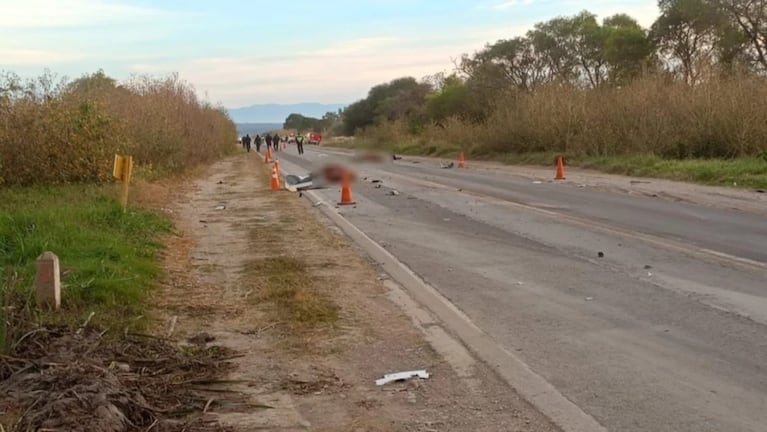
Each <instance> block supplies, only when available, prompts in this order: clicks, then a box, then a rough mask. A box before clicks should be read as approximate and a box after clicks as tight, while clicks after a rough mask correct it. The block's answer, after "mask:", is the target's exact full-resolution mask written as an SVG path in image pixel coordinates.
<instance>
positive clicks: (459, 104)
mask: <svg viewBox="0 0 767 432" xmlns="http://www.w3.org/2000/svg"><path fill="white" fill-rule="evenodd" d="M659 6H660V11H661V15H660V16H659V17H658V18H657V20H656V21H655V23H654V24H653V25H652V26H651V28H649V29H646V28H642V27H641V26H640V25H639V24H638V23H637V21H636V20H635V19H633V18H632V17H630V16H627V15H624V14H619V15H614V16H611V17H606V18H604V19H602V20H599V19H598V18H597V17H596V16H595V15H593V14H591V13H589V12H587V11H584V12H582V13H580V14H578V15H576V16H563V17H556V18H553V19H551V20H549V21H546V22H541V23H538V24H536V25H535V26H534V28H533V29H531V30H530V31H529V32H528V33H527V34H526V35H525V36H521V37H516V38H512V39H507V40H499V41H497V42H495V43H490V44H488V45H486V46H485V47H484V48H482V49H480V50H479V51H477V52H475V53H473V54H464V55H463V56H462V57H461V59H460V60H459V61H458V62H457V63H456V70H455V71H454V72H453V73H451V74H436V75H434V76H430V77H427V78H424V79H423V80H416V79H415V78H410V77H405V78H399V79H396V80H393V81H391V82H389V83H385V84H380V85H377V86H375V87H373V88H372V89H371V90H370V92H369V94H368V96H367V97H366V98H365V99H363V100H360V101H358V102H356V103H354V104H352V105H350V106H349V107H348V108H347V109H346V110H344V112H343V113H342V119H343V133H344V134H346V135H356V139H355V140H354V141H351V142H350V141H347V142H345V144H344V145H346V146H372V147H378V148H386V149H390V150H395V151H398V152H401V153H409V154H421V155H434V156H446V157H447V156H449V157H454V156H456V155H457V154H458V153H459V152H461V151H464V152H466V153H467V156H468V157H471V158H475V159H493V160H500V161H505V162H509V163H517V162H528V163H530V162H540V163H546V164H549V163H551V161H552V160H553V156H555V155H564V156H565V157H566V159H567V160H568V161H569V163H570V164H580V165H583V166H587V167H591V168H596V169H602V170H606V171H610V172H616V173H627V174H634V175H652V176H661V177H669V178H677V179H684V180H693V181H700V182H705V183H715V184H728V185H733V184H738V185H744V186H759V187H764V186H765V184H767V77H766V76H765V75H766V74H767V28H765V26H764V25H762V24H760V23H764V22H767V6H765V4H764V2H748V1H745V0H660V2H659Z"/></svg>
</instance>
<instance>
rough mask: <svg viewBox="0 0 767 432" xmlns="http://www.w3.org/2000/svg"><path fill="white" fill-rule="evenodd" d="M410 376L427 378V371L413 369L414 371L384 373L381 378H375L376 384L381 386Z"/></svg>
mask: <svg viewBox="0 0 767 432" xmlns="http://www.w3.org/2000/svg"><path fill="white" fill-rule="evenodd" d="M411 378H421V379H427V378H429V373H428V372H426V371H425V370H423V369H422V370H414V371H408V372H397V373H392V374H386V375H384V376H383V378H381V379H377V380H376V385H377V386H382V385H386V384H388V383H390V382H395V381H404V380H408V379H411Z"/></svg>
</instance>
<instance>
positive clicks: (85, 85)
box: [0, 72, 237, 185]
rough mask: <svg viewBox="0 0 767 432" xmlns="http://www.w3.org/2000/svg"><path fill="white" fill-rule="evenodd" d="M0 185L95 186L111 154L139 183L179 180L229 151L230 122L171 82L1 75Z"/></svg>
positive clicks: (231, 143) (105, 173) (176, 80)
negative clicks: (124, 157)
mask: <svg viewBox="0 0 767 432" xmlns="http://www.w3.org/2000/svg"><path fill="white" fill-rule="evenodd" d="M0 88H2V89H3V90H2V91H0V184H2V183H6V184H12V185H28V184H41V183H46V184H50V183H67V182H94V181H96V182H99V181H107V180H109V179H110V176H111V167H112V158H113V155H114V154H115V153H124V154H130V155H133V156H134V158H135V161H136V163H137V164H138V167H137V169H138V171H139V173H140V174H141V176H142V177H145V178H155V177H158V176H161V175H165V174H168V173H174V174H175V173H178V172H182V171H185V170H187V169H189V168H191V167H194V166H197V165H199V164H202V163H206V162H210V161H212V160H215V159H216V158H218V157H220V156H222V155H224V154H226V153H228V152H230V151H232V150H233V149H234V148H235V142H236V138H237V133H236V129H235V126H234V123H233V122H232V121H231V120H230V119H229V116H228V114H227V113H226V111H225V110H224V109H222V108H219V107H215V106H212V105H210V104H209V103H207V102H204V101H200V100H199V99H198V98H197V95H196V94H195V91H194V89H193V88H192V87H191V85H189V84H187V83H185V82H184V81H181V80H180V79H179V78H178V77H177V76H175V75H171V76H168V77H164V78H149V77H136V78H133V79H131V80H129V81H127V82H123V83H119V84H118V83H117V82H116V81H114V80H113V79H111V78H109V77H107V76H106V75H104V74H103V73H102V72H99V73H95V74H93V75H88V76H84V77H82V78H80V79H78V80H76V81H73V82H68V81H64V80H62V81H56V79H55V77H54V76H52V75H44V76H41V77H39V78H38V79H36V80H29V81H22V80H21V79H20V78H18V77H16V76H15V75H12V74H8V73H5V74H0Z"/></svg>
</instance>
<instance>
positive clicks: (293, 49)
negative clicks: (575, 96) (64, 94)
mask: <svg viewBox="0 0 767 432" xmlns="http://www.w3.org/2000/svg"><path fill="white" fill-rule="evenodd" d="M584 9H587V10H589V11H591V12H593V13H595V14H597V15H598V16H599V17H600V18H604V17H606V16H610V15H612V14H615V13H628V14H629V15H631V16H633V17H634V18H636V19H637V20H638V21H639V22H640V23H641V24H642V25H644V26H649V25H650V24H652V22H653V21H654V19H655V17H656V16H657V14H658V12H657V6H656V1H655V0H612V1H610V0H590V1H588V2H584V1H575V0H428V1H426V0H271V1H262V0H250V1H247V0H217V1H212V0H209V1H205V0H154V1H149V0H132V1H129V0H0V70H5V71H12V72H15V73H17V74H19V75H21V76H23V77H33V76H37V75H39V74H41V73H42V72H43V71H44V70H45V69H49V70H51V71H52V72H55V73H57V74H59V75H62V76H67V77H71V78H76V77H79V76H81V75H82V74H85V73H92V72H95V71H97V70H99V69H103V70H104V71H105V72H106V73H107V74H108V75H110V76H112V77H114V78H117V79H125V78H128V77H130V76H131V75H132V74H149V75H156V76H160V75H165V74H168V73H173V72H177V73H179V75H180V77H181V78H182V79H184V80H185V81H188V82H190V83H191V84H192V85H194V87H195V88H196V89H197V91H198V93H199V94H200V96H201V97H203V98H205V99H206V100H209V101H211V102H213V103H221V104H223V105H224V106H226V107H228V108H238V107H241V106H248V105H252V104H263V103H302V102H321V103H349V102H353V101H355V100H359V99H361V98H363V97H365V95H366V94H367V91H368V90H369V89H370V87H372V86H374V85H376V84H379V83H382V82H388V81H390V80H392V79H394V78H398V77H402V76H413V77H416V78H422V77H424V76H426V75H430V74H434V73H437V72H442V71H444V72H450V71H451V70H452V69H453V60H454V59H457V58H460V56H461V54H463V53H472V52H474V51H476V50H479V49H481V48H482V47H483V46H484V45H485V44H486V43H488V42H494V41H496V40H499V39H508V38H511V37H515V36H519V35H523V34H524V33H525V32H526V31H527V30H529V29H530V28H532V26H533V25H534V24H535V23H537V22H541V21H545V20H547V19H550V18H553V17H555V16H559V15H572V14H575V13H578V12H580V11H581V10H584Z"/></svg>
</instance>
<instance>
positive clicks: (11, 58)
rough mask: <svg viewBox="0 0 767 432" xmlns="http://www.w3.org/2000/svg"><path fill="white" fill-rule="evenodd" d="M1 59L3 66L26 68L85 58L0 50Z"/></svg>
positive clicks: (59, 53)
mask: <svg viewBox="0 0 767 432" xmlns="http://www.w3.org/2000/svg"><path fill="white" fill-rule="evenodd" d="M0 58H2V59H3V64H5V65H8V66H26V65H40V64H53V63H67V62H75V61H78V60H82V59H83V58H85V56H84V55H83V54H80V53H74V52H64V51H50V50H35V49H3V48H0Z"/></svg>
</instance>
